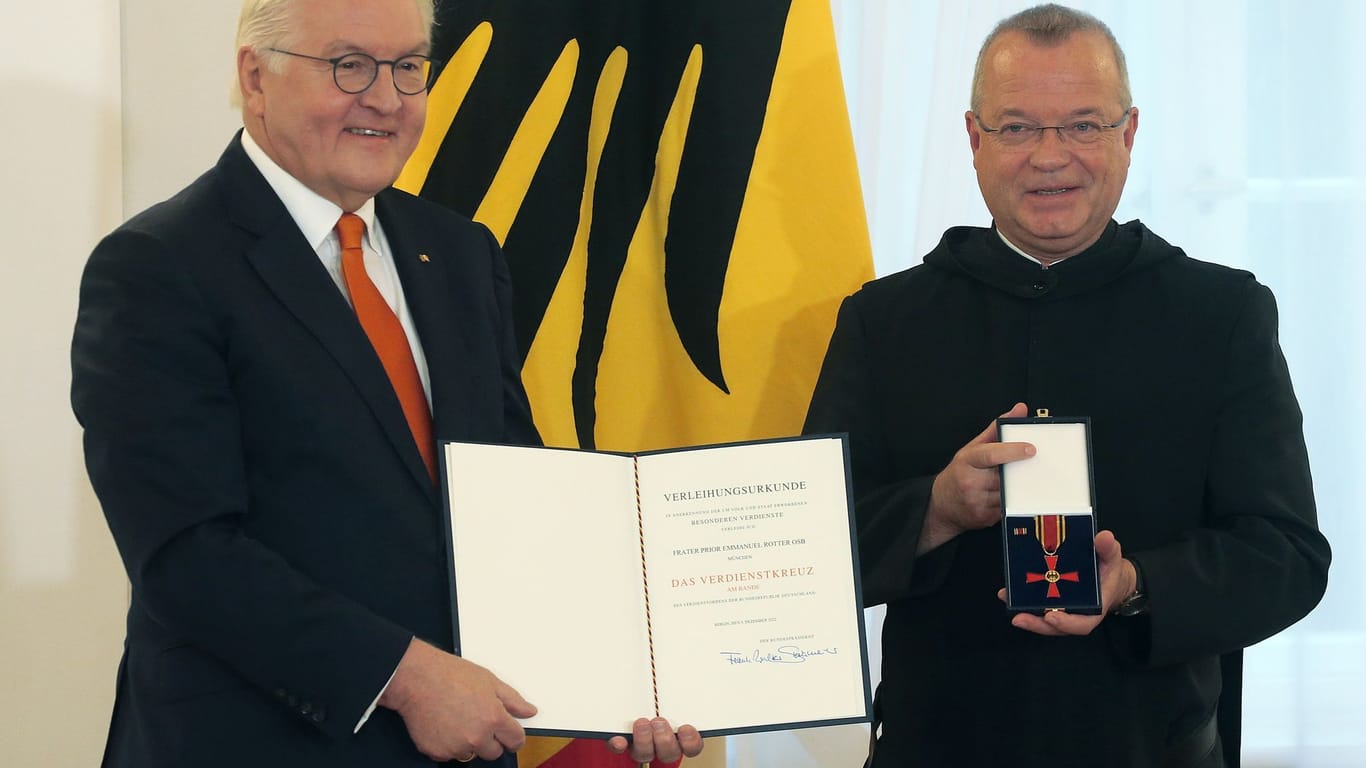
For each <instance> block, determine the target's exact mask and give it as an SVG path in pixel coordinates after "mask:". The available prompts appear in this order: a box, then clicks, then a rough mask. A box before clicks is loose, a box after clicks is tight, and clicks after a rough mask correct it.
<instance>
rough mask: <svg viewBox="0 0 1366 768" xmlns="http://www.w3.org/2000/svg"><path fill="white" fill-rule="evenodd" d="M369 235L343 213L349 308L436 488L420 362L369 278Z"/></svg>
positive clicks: (433, 444) (360, 222)
mask: <svg viewBox="0 0 1366 768" xmlns="http://www.w3.org/2000/svg"><path fill="white" fill-rule="evenodd" d="M364 232H365V221H364V220H362V219H361V217H359V216H357V215H356V214H354V213H343V214H342V217H341V219H339V220H338V221H337V238H338V239H339V240H340V241H341V252H342V260H341V262H342V278H343V279H344V280H345V281H346V290H347V292H349V293H350V294H351V306H352V307H354V308H355V310H356V317H358V318H359V319H360V325H361V327H362V328H364V329H365V335H366V336H369V337H370V343H371V344H372V345H374V347H375V352H376V353H378V354H379V359H380V362H381V363H383V364H384V372H385V373H387V374H389V383H390V384H392V385H393V387H394V393H395V394H397V395H398V402H399V404H400V405H402V406H403V416H404V417H405V418H406V419H407V420H408V429H409V430H410V431H412V433H413V440H414V441H416V442H417V450H418V452H420V453H421V454H422V461H423V463H425V464H426V465H427V474H428V475H430V476H431V478H432V483H433V484H435V483H436V442H435V441H434V440H433V439H432V414H431V411H430V410H429V409H428V408H427V395H426V393H425V392H423V390H422V379H420V378H419V377H418V375H417V363H415V362H413V349H412V347H410V346H409V345H408V335H407V334H405V333H404V332H403V326H402V325H401V324H400V323H399V321H398V316H397V315H395V314H394V310H392V309H390V308H389V304H388V302H386V301H385V300H384V297H383V296H381V295H380V293H379V290H378V289H376V288H375V284H374V283H373V282H371V281H370V275H368V274H366V272H365V254H364V251H362V250H361V244H360V243H361V234H362V233H364Z"/></svg>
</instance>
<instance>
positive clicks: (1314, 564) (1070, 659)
mask: <svg viewBox="0 0 1366 768" xmlns="http://www.w3.org/2000/svg"><path fill="white" fill-rule="evenodd" d="M1132 104H1133V102H1132V100H1131V98H1130V95H1129V87H1128V77H1127V73H1126V71H1125V66H1124V57H1123V53H1122V52H1121V51H1120V49H1119V46H1118V44H1117V43H1116V42H1115V39H1114V37H1113V35H1112V34H1111V33H1110V31H1109V29H1108V28H1107V27H1106V26H1105V25H1104V24H1103V23H1101V22H1100V21H1098V20H1096V19H1095V18H1093V17H1090V16H1088V15H1085V14H1080V13H1077V12H1074V11H1072V10H1070V9H1066V8H1060V7H1058V6H1053V5H1049V6H1040V7H1038V8H1033V9H1030V10H1027V11H1024V12H1022V13H1020V14H1017V15H1016V16H1013V17H1011V18H1009V19H1007V20H1005V21H1003V22H1002V23H1001V24H1000V25H998V27H997V28H996V30H995V31H994V32H993V33H992V34H991V35H990V36H989V37H988V38H987V41H986V42H985V44H984V45H983V47H982V51H981V53H980V55H979V58H978V64H977V71H976V73H975V76H974V79H973V92H972V109H971V110H970V111H969V112H967V114H966V127H967V133H968V138H969V141H970V143H971V146H972V151H973V157H974V163H973V164H974V166H975V167H976V169H977V176H978V182H979V185H980V187H981V190H982V195H983V198H984V199H985V201H986V204H987V207H988V209H989V210H990V211H991V213H992V216H993V219H994V222H993V226H992V227H991V228H990V229H982V228H977V227H956V228H953V229H950V230H949V231H948V232H946V233H945V235H944V237H943V239H942V241H941V242H940V244H939V245H938V246H937V247H936V248H935V249H934V250H933V251H932V252H931V253H930V254H929V255H928V256H926V257H925V262H924V264H923V265H920V266H917V267H915V268H912V269H909V270H906V271H904V272H901V273H898V274H895V275H891V276H889V277H886V278H882V279H880V280H876V281H874V282H872V283H869V284H868V285H866V286H865V287H864V288H863V289H862V290H860V291H859V292H858V293H856V294H855V295H854V296H852V297H850V298H849V299H847V300H846V301H845V303H844V305H843V307H842V308H841V310H840V314H839V320H838V323H837V326H836V329H835V332H834V336H833V338H832V339H831V342H830V349H829V351H828V353H827V356H826V359H825V363H824V366H823V368H822V371H821V376H820V380H819V382H818V384H817V386H816V390H815V394H814V396H813V399H812V403H811V408H810V411H809V413H808V415H807V422H806V431H807V432H809V433H822V432H832V431H848V432H849V433H850V439H851V453H852V460H853V474H854V489H855V495H856V512H857V517H858V528H859V546H860V560H861V566H862V571H863V586H864V594H865V597H866V602H867V604H869V605H877V604H880V603H886V604H887V616H886V623H885V626H884V630H883V653H884V656H883V667H882V683H881V686H880V688H879V694H878V700H879V701H878V708H879V712H880V718H881V730H880V737H879V739H878V742H877V745H876V748H875V750H874V756H873V764H874V765H876V766H918V765H925V766H974V767H979V766H1005V765H1009V766H1049V767H1050V768H1063V767H1064V766H1109V767H1117V766H1135V767H1137V766H1145V767H1146V766H1199V767H1201V768H1204V767H1206V766H1208V767H1210V768H1214V767H1216V766H1225V765H1228V766H1236V765H1237V764H1238V718H1239V699H1240V696H1241V687H1240V686H1241V649H1243V648H1244V647H1246V646H1248V645H1251V644H1253V643H1255V642H1257V641H1259V640H1262V639H1263V638H1266V637H1268V636H1270V635H1272V634H1274V633H1276V632H1278V631H1280V630H1281V629H1283V628H1285V627H1286V626H1288V625H1290V624H1291V623H1293V622H1295V621H1296V620H1298V619H1299V618H1301V617H1303V616H1304V615H1305V614H1306V613H1308V612H1309V610H1310V609H1312V608H1313V607H1314V605H1315V604H1317V602H1318V601H1319V599H1320V598H1321V597H1322V595H1323V591H1324V588H1325V586H1326V582H1327V573H1328V564H1329V560H1330V551H1329V547H1328V543H1327V541H1326V540H1325V539H1324V537H1323V536H1322V535H1321V534H1320V532H1319V531H1318V526H1317V521H1316V512H1315V507H1314V498H1313V489H1312V485H1311V482H1310V475H1309V464H1308V457H1307V454H1306V451H1305V446H1304V438H1303V434H1302V429H1301V422H1302V417H1301V413H1300V409H1299V405H1298V403H1297V402H1296V400H1295V396H1294V392H1293V391H1292V389H1291V383H1290V377H1289V372H1288V371H1287V368H1286V363H1285V359H1284V357H1283V355H1282V354H1281V350H1280V347H1279V343H1278V342H1277V335H1276V334H1277V332H1276V326H1277V319H1276V307H1275V301H1274V299H1273V297H1272V295H1271V292H1270V291H1269V290H1268V289H1267V288H1266V287H1265V286H1263V285H1261V284H1259V283H1258V282H1257V281H1256V280H1255V279H1254V278H1253V276H1252V275H1251V274H1249V273H1247V272H1244V271H1241V270H1234V269H1229V268H1225V267H1220V266H1216V265H1213V264H1208V263H1204V262H1200V261H1196V260H1194V259H1191V258H1189V257H1188V256H1186V255H1185V253H1183V252H1182V251H1181V250H1180V249H1178V248H1176V247H1173V246H1171V245H1169V244H1168V243H1166V242H1165V241H1164V240H1162V239H1161V238H1160V237H1158V236H1157V235H1155V234H1154V233H1153V232H1151V231H1150V230H1148V229H1147V228H1146V227H1145V226H1143V225H1142V224H1141V223H1139V222H1137V221H1133V222H1129V223H1127V224H1117V223H1116V222H1115V221H1114V220H1113V219H1112V216H1113V214H1114V211H1115V208H1116V207H1117V205H1118V202H1119V197H1120V194H1121V192H1122V190H1123V187H1124V181H1125V177H1126V174H1127V170H1128V164H1129V153H1130V151H1131V149H1132V147H1133V141H1134V136H1135V134H1136V133H1137V129H1138V110H1137V109H1135V108H1134V107H1133V106H1132ZM1012 404H1013V405H1012ZM1026 404H1027V405H1026ZM1037 408H1047V409H1049V410H1050V411H1051V412H1052V413H1053V414H1054V415H1058V416H1086V417H1089V418H1090V420H1091V431H1092V451H1093V457H1094V473H1095V488H1096V494H1097V496H1096V500H1095V501H1096V505H1095V514H1096V519H1097V524H1098V528H1100V529H1103V530H1101V532H1100V533H1099V534H1098V535H1097V536H1096V537H1095V550H1096V557H1097V561H1098V563H1099V579H1100V592H1101V612H1100V613H1099V615H1093V616H1092V615H1080V614H1075V613H1072V614H1069V613H1066V612H1060V611H1059V612H1048V613H1045V614H1044V615H1033V614H1029V613H1020V614H1015V615H1011V614H1010V613H1009V612H1008V611H1007V610H1006V609H1005V607H1004V604H1003V602H1002V600H1001V593H1002V590H1001V587H1002V586H1003V584H1004V576H1003V567H1002V545H1001V541H1002V534H1001V530H1000V528H999V526H1000V524H1001V507H1000V494H999V467H1000V465H1002V464H1004V463H1008V462H1011V461H1017V460H1020V459H1024V458H1027V457H1028V456H1030V455H1032V453H1033V451H1034V448H1033V446H1030V445H1028V444H1025V443H1002V442H999V441H998V440H997V435H996V430H995V426H994V419H995V417H997V416H998V415H1005V416H1012V417H1018V416H1024V415H1026V414H1027V413H1028V412H1029V410H1028V409H1037ZM1003 412H1004V413H1003ZM1121 542H1123V545H1122V547H1121Z"/></svg>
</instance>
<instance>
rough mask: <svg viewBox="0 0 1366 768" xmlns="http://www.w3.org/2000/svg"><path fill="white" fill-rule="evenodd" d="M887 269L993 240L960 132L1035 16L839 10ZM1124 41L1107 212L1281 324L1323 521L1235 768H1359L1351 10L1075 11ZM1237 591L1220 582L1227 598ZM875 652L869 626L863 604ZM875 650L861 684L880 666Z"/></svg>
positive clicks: (851, 733) (1362, 68)
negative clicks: (1120, 115)
mask: <svg viewBox="0 0 1366 768" xmlns="http://www.w3.org/2000/svg"><path fill="white" fill-rule="evenodd" d="M832 4H833V10H834V14H835V27H836V32H837V35H838V38H839V49H840V58H841V66H842V68H843V70H844V80H845V87H846V90H847V98H848V102H849V111H850V119H851V121H852V123H853V129H854V139H855V144H856V146H857V149H858V154H859V170H860V173H861V175H862V181H863V189H864V195H865V199H866V203H867V210H868V223H869V227H870V230H871V233H872V241H873V254H874V259H875V262H876V266H877V272H878V274H879V275H885V274H889V273H891V272H895V271H898V270H901V269H905V268H907V267H910V266H913V265H915V264H918V263H920V260H921V258H922V257H923V255H924V254H925V253H926V252H927V251H928V250H929V249H930V248H931V247H932V246H933V245H934V244H935V243H936V242H937V241H938V239H939V236H940V235H941V233H942V232H943V231H944V229H946V228H947V227H950V226H954V225H958V224H977V225H986V224H987V223H988V222H989V221H990V217H989V215H988V214H987V212H986V208H985V206H984V205H983V204H982V201H981V197H980V195H979V194H978V191H977V186H976V179H975V176H974V175H973V171H972V164H971V155H970V153H969V150H968V142H967V136H966V133H965V130H964V125H963V112H964V110H965V109H966V108H967V101H968V89H969V83H970V81H971V75H972V66H973V63H974V60H975V57H976V54H977V49H978V47H979V46H980V45H981V41H982V39H983V38H984V37H985V36H986V34H987V33H988V32H989V31H990V29H991V27H992V26H993V25H994V24H995V23H996V22H997V21H998V20H999V19H1001V18H1004V17H1005V16H1007V15H1009V14H1011V13H1013V12H1015V11H1017V10H1020V9H1022V8H1025V7H1027V6H1028V5H1032V3H1029V2H1018V1H1006V0H995V1H992V0H975V1H974V2H971V3H967V2H956V1H954V0H948V1H947V2H937V1H935V0H832ZM1071 4H1072V5H1073V7H1076V8H1079V9H1081V10H1085V11H1088V12H1090V13H1092V14H1095V15H1096V16H1098V17H1099V18H1100V19H1102V20H1104V21H1105V22H1106V23H1107V24H1109V25H1110V28H1111V29H1112V30H1113V31H1114V33H1115V36H1116V37H1117V38H1118V39H1119V41H1120V44H1121V45H1122V46H1123V47H1124V50H1125V53H1126V56H1127V58H1128V64H1129V75H1130V80H1131V84H1132V86H1133V93H1134V101H1135V105H1136V106H1137V107H1138V108H1139V110H1140V113H1141V123H1140V129H1139V132H1138V136H1137V139H1136V143H1135V148H1134V154H1133V165H1132V167H1131V168H1130V172H1129V181H1128V185H1127V188H1126V191H1125V194H1124V198H1123V200H1122V201H1121V203H1120V206H1119V211H1118V212H1117V214H1116V217H1117V218H1118V219H1119V220H1120V221H1127V220H1129V219H1133V218H1138V219H1142V220H1143V221H1144V222H1145V223H1146V224H1148V225H1149V226H1150V227H1152V228H1153V229H1154V230H1155V231H1157V232H1158V233H1159V234H1161V235H1162V236H1163V237H1165V238H1166V239H1167V240H1169V241H1170V242H1172V243H1173V244H1175V245H1178V246H1181V247H1182V248H1184V249H1185V250H1186V251H1187V253H1189V254H1190V255H1192V256H1194V257H1195V258H1199V259H1204V260H1207V261H1214V262H1219V263H1223V264H1228V265H1231V266H1237V267H1242V268H1245V269H1249V270H1251V271H1253V272H1254V273H1255V274H1256V275H1257V277H1258V279H1259V280H1261V281H1262V282H1263V283H1265V284H1267V285H1268V286H1270V287H1271V289H1272V290H1273V291H1274V292H1275V294H1276V297H1277V299H1278V302H1279V306H1280V312H1281V326H1280V329H1281V343H1282V346H1283V347H1284V349H1285V353H1286V356H1287V357H1288V358H1289V361H1290V368H1291V373H1292V376H1293V378H1294V381H1295V389H1296V392H1297V394H1298V395H1299V399H1300V404H1301V406H1302V407H1303V409H1304V415H1305V436H1306V438H1307V440H1308V443H1309V453H1310V460H1311V462H1312V465H1313V470H1314V484H1315V490H1316V495H1317V497H1318V506H1319V522H1320V525H1321V527H1322V528H1323V530H1324V532H1325V533H1326V535H1327V536H1328V538H1329V540H1330V542H1331V543H1332V545H1333V549H1334V554H1335V558H1334V562H1333V566H1332V570H1331V572H1330V575H1329V586H1328V594H1327V596H1326V597H1325V598H1324V600H1323V602H1322V603H1321V604H1320V605H1319V607H1318V608H1317V609H1315V611H1314V612H1313V613H1312V614H1310V616H1309V617H1308V618H1307V619H1305V620H1304V621H1302V622H1300V623H1299V624H1297V625H1295V626H1294V627H1292V628H1290V629H1289V630H1287V631H1285V632H1282V633H1281V634H1279V635H1277V636H1275V637H1273V638H1271V639H1269V640H1267V641H1265V642H1263V643H1261V644H1259V645H1257V646H1254V647H1253V648H1251V649H1250V650H1249V651H1248V653H1247V657H1246V670H1245V680H1244V696H1243V706H1244V730H1243V765H1245V766H1249V768H1258V767H1261V766H1265V767H1268V768H1269V767H1270V766H1294V767H1295V768H1328V767H1329V766H1332V767H1335V768H1336V767H1339V766H1341V767H1343V768H1346V767H1347V766H1358V767H1359V766H1366V703H1363V696H1362V691H1366V558H1362V557H1361V554H1360V553H1361V552H1362V551H1363V550H1366V515H1362V514H1361V513H1360V512H1359V511H1358V510H1357V509H1356V508H1355V504H1356V503H1359V499H1360V498H1361V495H1362V494H1361V493H1360V492H1359V482H1360V478H1361V476H1362V474H1363V471H1364V470H1366V309H1363V302H1362V301H1360V300H1358V296H1359V294H1361V293H1362V292H1363V290H1366V256H1363V255H1362V254H1358V253H1356V247H1357V246H1353V245H1352V243H1354V242H1356V240H1357V237H1358V236H1359V234H1358V230H1360V229H1361V228H1362V225H1363V223H1366V135H1364V134H1363V132H1362V127H1363V126H1364V125H1366V93H1364V92H1363V90H1364V89H1366V64H1363V59H1362V58H1361V57H1360V56H1359V55H1358V54H1357V53H1356V50H1355V49H1356V43H1357V41H1358V38H1359V37H1360V35H1361V31H1362V30H1364V29H1366V3H1361V2H1357V0H1244V1H1243V2H1233V1H1232V0H1204V2H1199V3H1189V2H1185V1H1184V0H1181V1H1178V0H1149V1H1148V2H1133V1H1132V0H1130V1H1129V2H1122V1H1121V0H1077V1H1076V2H1073V3H1071ZM1237 588H1238V585H1236V584H1230V585H1229V589H1237ZM869 615H870V639H871V640H873V641H874V642H876V640H877V637H878V634H877V623H878V622H877V620H878V616H879V614H878V613H877V612H876V611H870V612H869ZM878 658H880V656H879V655H878V651H877V649H876V648H875V649H874V658H873V660H872V669H873V673H874V675H876V672H877V665H878V663H879V662H878ZM866 734H867V730H866V728H861V727H858V726H851V727H843V728H832V729H817V730H809V731H795V732H788V733H774V734H764V735H759V736H748V737H736V738H732V739H730V740H729V743H728V749H729V751H730V754H731V761H730V764H731V765H732V766H734V767H735V768H751V767H756V768H758V767H762V768H770V767H775V768H776V766H783V767H784V768H805V767H806V766H810V767H811V768H816V767H817V766H820V767H821V768H830V767H834V766H841V765H843V766H857V765H859V764H860V763H861V760H862V754H863V751H864V749H865V748H866V740H867V735H866Z"/></svg>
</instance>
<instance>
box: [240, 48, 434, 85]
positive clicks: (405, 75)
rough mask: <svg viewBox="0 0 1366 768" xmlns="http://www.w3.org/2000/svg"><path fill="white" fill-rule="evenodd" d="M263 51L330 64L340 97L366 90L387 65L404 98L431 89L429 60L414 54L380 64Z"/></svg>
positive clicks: (360, 56) (361, 58)
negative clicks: (429, 87) (382, 67)
mask: <svg viewBox="0 0 1366 768" xmlns="http://www.w3.org/2000/svg"><path fill="white" fill-rule="evenodd" d="M267 50H270V51H274V52H275V53H283V54H285V55H286V56H297V57H299V58H301V59H309V60H310V61H321V62H323V63H325V64H331V65H332V82H334V83H336V84H337V87H338V88H340V89H341V90H342V92H343V93H350V94H357V93H365V92H366V91H367V90H369V88H370V86H372V85H374V84H375V79H376V78H378V77H379V67H380V65H381V64H388V65H389V72H390V73H391V74H392V75H393V77H394V87H395V88H397V89H398V92H399V93H401V94H403V95H405V96H416V95H417V94H419V93H422V92H423V91H425V90H427V87H428V86H429V85H431V72H432V60H431V59H430V58H428V57H426V56H423V55H421V54H417V53H415V54H412V55H410V56H400V57H398V58H397V59H391V60H389V61H381V60H379V59H376V58H375V57H374V56H371V55H369V54H367V53H345V54H342V55H341V56H333V57H332V58H330V59H325V58H323V57H321V56H309V55H308V54H306V53H295V52H294V51H286V50H284V49H283V48H269V49H267Z"/></svg>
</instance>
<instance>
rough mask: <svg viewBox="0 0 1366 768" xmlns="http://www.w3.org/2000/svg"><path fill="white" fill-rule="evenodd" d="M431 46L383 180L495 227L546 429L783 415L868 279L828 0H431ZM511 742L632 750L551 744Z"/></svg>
mask: <svg viewBox="0 0 1366 768" xmlns="http://www.w3.org/2000/svg"><path fill="white" fill-rule="evenodd" d="M433 58H434V59H435V60H437V62H438V64H437V66H438V67H439V74H438V76H437V79H436V82H435V85H434V86H433V88H432V91H431V96H430V100H429V105H428V117H427V126H426V131H425V133H424V135H423V138H422V142H421V144H420V145H419V147H418V149H417V151H416V152H415V153H414V155H413V157H412V159H411V160H410V161H409V164H408V166H407V168H406V169H405V170H404V173H403V175H402V177H401V178H400V179H399V182H398V186H399V187H400V188H403V189H406V190H408V191H410V192H414V193H418V194H421V195H422V196H423V197H426V198H428V199H431V200H435V201H438V202H441V203H444V204H446V205H449V206H451V207H452V208H454V209H456V210H458V211H461V212H463V213H465V214H466V215H469V216H471V217H472V218H474V219H476V220H478V221H480V222H482V223H484V224H485V225H486V226H488V227H489V229H490V230H492V231H493V233H494V235H495V236H496V237H497V238H498V240H499V241H500V242H501V243H502V244H503V249H504V252H505V254H506V256H507V259H508V263H509V265H510V268H511V270H512V276H513V283H514V288H515V291H516V302H517V317H516V326H517V340H518V345H519V347H520V350H521V352H522V354H523V355H525V359H526V364H525V367H524V370H523V380H524V381H525V383H526V387H527V391H528V394H529V395H530V398H531V405H532V410H533V413H534V415H535V419H536V424H537V427H538V428H539V429H540V431H541V435H542V436H543V438H544V439H545V441H546V443H547V444H549V445H556V446H566V447H579V448H594V449H600V450H615V451H632V452H635V451H643V450H650V449H654V448H664V447H674V446H683V445H699V444H709V443H719V442H729V441H733V440H744V439H757V438H765V437H778V436H785V435H793V434H797V433H799V432H800V430H801V425H802V421H803V419H804V417H805V414H806V406H807V402H808V400H809V398H810V395H811V389H812V387H813V386H814V385H815V381H816V376H817V374H818V373H819V370H820V364H821V360H822V358H823V356H824V353H825V347H826V344H827V342H828V341H829V338H830V332H831V330H832V329H833V327H834V321H835V314H836V312H837V310H838V308H839V302H840V300H841V299H842V298H843V297H844V296H846V295H848V294H849V293H851V292H852V291H853V290H855V289H856V288H857V287H858V286H860V285H861V284H862V283H863V282H865V281H867V280H869V279H871V277H872V259H871V255H870V248H869V243H868V232H867V225H866V222H865V219H864V211H863V201H862V196H861V194H860V190H859V184H858V173H857V166H856V164H855V160H854V149H853V141H852V137H851V134H850V131H849V121H848V114H847V111H846V109H845V103H844V93H843V88H842V84H841V81H840V71H839V62H838V58H837V56H836V52H835V42H834V33H833V27H832V23H831V16H830V9H829V6H828V4H827V0H744V2H735V1H734V0H649V1H648V2H646V1H642V0H445V2H441V1H440V0H438V3H437V27H436V34H435V39H434V52H433ZM547 631H548V632H554V631H557V628H554V627H548V628H547ZM585 695H591V692H587V691H586V692H585ZM641 714H646V713H641ZM675 725H677V723H676V724H675ZM724 752H725V750H724V747H723V745H721V744H718V743H715V742H713V743H709V744H708V747H707V750H706V751H705V752H704V753H703V756H702V757H701V758H699V759H697V760H690V761H688V762H689V765H692V766H702V765H708V764H709V765H724V757H725V755H724ZM519 757H520V760H521V764H522V765H523V766H524V768H588V767H589V766H618V765H632V763H631V762H630V761H629V760H626V759H624V758H621V759H614V758H613V756H612V755H610V753H608V751H607V750H606V748H605V747H604V746H603V745H602V744H601V743H599V742H580V741H571V740H567V739H531V740H530V742H529V743H528V745H527V747H526V748H525V749H524V750H523V751H522V752H521V753H520V755H519Z"/></svg>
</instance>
